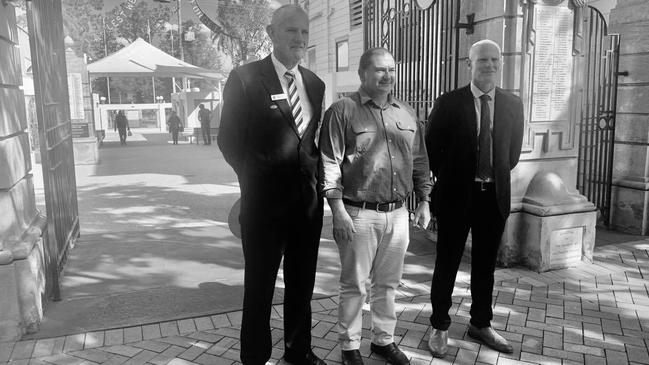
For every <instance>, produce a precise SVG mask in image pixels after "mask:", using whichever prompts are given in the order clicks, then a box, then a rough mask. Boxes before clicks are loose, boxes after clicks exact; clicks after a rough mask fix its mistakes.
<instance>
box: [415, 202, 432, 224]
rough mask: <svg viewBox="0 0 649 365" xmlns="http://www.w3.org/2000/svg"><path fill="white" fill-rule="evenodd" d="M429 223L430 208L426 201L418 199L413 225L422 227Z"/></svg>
mask: <svg viewBox="0 0 649 365" xmlns="http://www.w3.org/2000/svg"><path fill="white" fill-rule="evenodd" d="M429 224H430V209H429V208H428V202H427V201H425V200H424V201H420V202H419V204H417V210H415V227H419V228H422V229H426V228H428V225H429Z"/></svg>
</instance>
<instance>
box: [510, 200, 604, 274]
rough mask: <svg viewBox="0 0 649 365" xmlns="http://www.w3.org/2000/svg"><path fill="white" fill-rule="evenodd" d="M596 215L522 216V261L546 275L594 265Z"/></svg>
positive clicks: (595, 213) (593, 212) (591, 213)
mask: <svg viewBox="0 0 649 365" xmlns="http://www.w3.org/2000/svg"><path fill="white" fill-rule="evenodd" d="M596 219H597V212H595V211H592V212H582V213H571V214H564V215H556V216H546V217H541V216H535V215H532V214H529V213H525V212H523V213H521V227H520V228H521V229H520V236H519V239H520V241H519V242H522V245H521V251H520V256H521V262H522V263H523V264H524V265H525V266H527V267H528V268H530V269H531V270H534V271H538V272H544V271H548V270H556V269H564V268H567V267H571V266H576V265H577V264H579V263H580V262H581V261H582V260H583V261H586V262H591V263H592V262H593V249H594V248H595V222H596Z"/></svg>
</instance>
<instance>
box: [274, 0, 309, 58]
mask: <svg viewBox="0 0 649 365" xmlns="http://www.w3.org/2000/svg"><path fill="white" fill-rule="evenodd" d="M266 31H267V32H268V35H269V36H270V39H271V40H272V41H273V53H274V54H275V57H277V59H278V60H279V61H280V62H282V63H283V64H284V66H287V67H288V66H294V65H296V64H298V63H299V62H300V60H301V59H302V58H303V57H304V54H305V53H306V47H307V45H308V43H309V20H308V19H307V17H306V15H304V13H301V12H298V11H293V12H290V13H287V14H286V15H285V16H284V17H282V19H280V21H279V22H278V23H277V24H272V25H269V26H268V27H267V28H266ZM289 68H291V67H289Z"/></svg>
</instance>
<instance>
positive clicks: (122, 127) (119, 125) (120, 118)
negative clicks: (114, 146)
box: [115, 110, 131, 146]
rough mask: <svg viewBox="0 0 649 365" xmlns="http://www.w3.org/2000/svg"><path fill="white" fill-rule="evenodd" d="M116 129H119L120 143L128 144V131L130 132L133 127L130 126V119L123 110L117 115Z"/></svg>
mask: <svg viewBox="0 0 649 365" xmlns="http://www.w3.org/2000/svg"><path fill="white" fill-rule="evenodd" d="M115 131H119V143H120V144H121V145H122V146H126V132H127V131H128V132H129V133H130V132H131V128H130V127H129V126H128V119H126V115H124V111H123V110H120V111H118V112H117V116H116V117H115Z"/></svg>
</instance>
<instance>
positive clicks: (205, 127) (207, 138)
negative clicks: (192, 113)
mask: <svg viewBox="0 0 649 365" xmlns="http://www.w3.org/2000/svg"><path fill="white" fill-rule="evenodd" d="M198 108H199V110H198V120H199V121H200V122H201V133H202V134H203V144H204V145H208V144H212V136H211V135H210V120H211V119H212V112H210V110H209V109H205V105H203V104H201V105H199V106H198ZM196 144H198V141H196Z"/></svg>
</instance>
